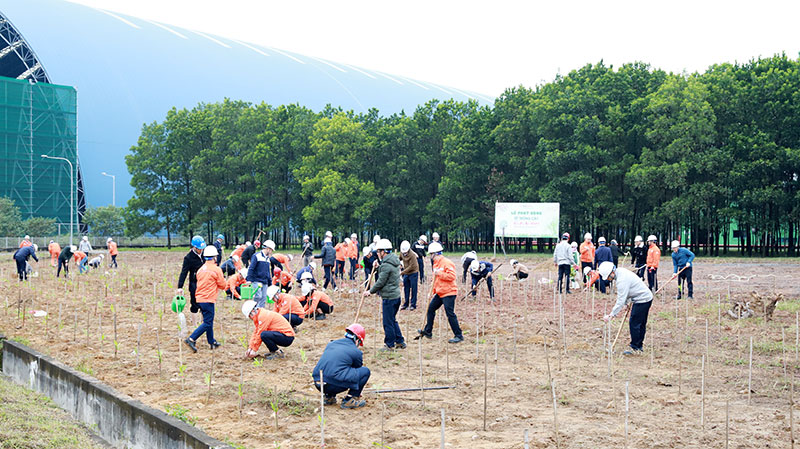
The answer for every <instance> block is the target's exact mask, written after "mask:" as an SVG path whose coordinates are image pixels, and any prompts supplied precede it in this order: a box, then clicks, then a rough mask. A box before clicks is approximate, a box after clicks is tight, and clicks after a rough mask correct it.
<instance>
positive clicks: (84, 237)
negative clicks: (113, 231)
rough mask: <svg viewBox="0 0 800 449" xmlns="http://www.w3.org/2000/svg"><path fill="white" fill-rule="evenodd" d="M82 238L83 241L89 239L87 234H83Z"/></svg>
mask: <svg viewBox="0 0 800 449" xmlns="http://www.w3.org/2000/svg"><path fill="white" fill-rule="evenodd" d="M28 238H30V237H28ZM83 240H84V241H87V240H89V236H88V235H84V236H83Z"/></svg>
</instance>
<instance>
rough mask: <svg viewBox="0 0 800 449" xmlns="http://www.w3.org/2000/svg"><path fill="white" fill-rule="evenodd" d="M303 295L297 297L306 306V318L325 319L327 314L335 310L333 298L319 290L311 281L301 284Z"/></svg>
mask: <svg viewBox="0 0 800 449" xmlns="http://www.w3.org/2000/svg"><path fill="white" fill-rule="evenodd" d="M300 291H301V292H302V293H303V296H300V297H299V298H297V299H298V300H299V301H300V305H302V306H303V307H304V313H305V316H306V318H311V319H317V320H324V319H325V318H326V317H325V315H327V314H329V313H332V312H333V300H332V299H331V297H330V296H328V295H327V294H325V292H321V291H319V290H317V286H316V285H314V284H313V283H311V282H303V284H302V285H301V286H300Z"/></svg>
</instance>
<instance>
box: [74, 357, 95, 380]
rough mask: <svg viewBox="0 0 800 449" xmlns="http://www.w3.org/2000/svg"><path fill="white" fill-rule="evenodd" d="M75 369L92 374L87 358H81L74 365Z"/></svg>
mask: <svg viewBox="0 0 800 449" xmlns="http://www.w3.org/2000/svg"><path fill="white" fill-rule="evenodd" d="M75 369H76V370H78V371H80V372H82V373H84V374H88V375H90V376H94V370H93V369H92V367H91V366H89V359H88V358H87V359H83V360H81V361H80V362H78V364H77V365H75Z"/></svg>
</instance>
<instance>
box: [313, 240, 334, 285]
mask: <svg viewBox="0 0 800 449" xmlns="http://www.w3.org/2000/svg"><path fill="white" fill-rule="evenodd" d="M314 258H315V259H322V269H323V270H324V271H325V285H323V286H322V288H325V289H327V288H328V283H330V284H331V285H333V291H336V290H338V289H337V288H336V279H334V278H333V264H334V263H335V262H336V250H335V249H333V243H332V242H331V238H330V237H325V241H324V243H323V244H322V251H321V252H320V253H319V254H315V255H314Z"/></svg>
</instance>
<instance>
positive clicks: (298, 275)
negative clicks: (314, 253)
mask: <svg viewBox="0 0 800 449" xmlns="http://www.w3.org/2000/svg"><path fill="white" fill-rule="evenodd" d="M316 268H317V264H316V263H314V262H309V263H308V265H306V266H304V267H303V268H301V269H299V270H297V273H295V280H296V281H297V283H298V284H300V283H301V282H302V280H303V273H308V274H310V275H311V281H310V282H311V283H312V284H314V285H317V280H316V279H314V270H315V269H316Z"/></svg>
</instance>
